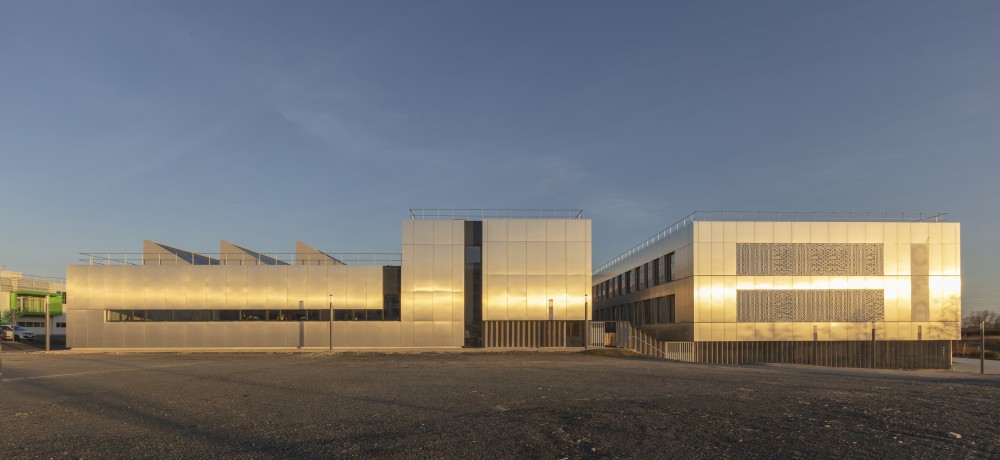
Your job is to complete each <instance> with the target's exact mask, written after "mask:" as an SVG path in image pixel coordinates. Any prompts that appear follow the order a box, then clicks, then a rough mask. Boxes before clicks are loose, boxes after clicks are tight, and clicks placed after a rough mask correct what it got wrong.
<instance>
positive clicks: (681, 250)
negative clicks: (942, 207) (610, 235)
mask: <svg viewBox="0 0 1000 460" xmlns="http://www.w3.org/2000/svg"><path fill="white" fill-rule="evenodd" d="M942 216H943V215H941V214H934V215H930V216H928V215H927V214H914V215H904V214H896V215H891V214H882V213H879V214H878V215H874V214H870V213H861V214H846V213H845V214H835V213H822V214H821V213H783V214H778V213H738V212H726V213H721V212H719V213H695V214H692V215H691V216H688V217H687V218H685V219H683V220H682V221H680V222H678V223H677V224H675V225H674V226H671V227H670V228H668V229H666V230H664V231H663V232H661V233H659V234H657V235H656V236H654V237H653V238H650V239H649V240H647V241H646V242H643V243H642V244H640V245H639V246H636V247H635V248H633V249H631V250H630V251H627V252H626V253H624V254H622V255H621V256H619V257H618V258H616V259H614V260H612V261H611V262H609V263H607V264H605V265H604V266H602V267H600V268H598V269H597V270H595V271H594V278H593V295H594V298H595V313H594V317H595V319H601V320H626V321H630V322H632V323H633V324H636V325H640V326H641V327H642V329H643V330H644V331H646V332H648V333H650V334H651V335H654V336H655V337H657V338H658V339H660V340H665V341H679V342H694V344H695V346H696V349H697V355H698V360H699V361H705V362H795V363H804V364H828V365H846V366H855V365H877V366H879V367H950V347H951V345H950V341H951V340H957V339H959V338H960V323H961V261H960V252H961V251H960V247H961V241H960V227H959V224H958V223H953V222H943V221H942ZM866 363H867V364H866Z"/></svg>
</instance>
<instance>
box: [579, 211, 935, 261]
mask: <svg viewBox="0 0 1000 460" xmlns="http://www.w3.org/2000/svg"><path fill="white" fill-rule="evenodd" d="M946 215H948V213H945V212H871V211H864V212H849V211H848V212H837V211H695V212H692V213H691V214H688V216H687V217H685V218H683V219H681V220H679V221H677V222H676V223H674V224H673V225H671V226H669V227H667V228H665V229H663V230H662V231H660V232H659V233H657V234H655V235H653V236H651V237H649V238H648V239H647V240H646V241H643V242H642V243H639V244H637V245H635V246H633V247H632V248H631V249H629V250H627V251H625V252H623V253H621V254H620V255H619V256H618V257H615V258H614V259H611V260H610V261H608V262H607V263H605V264H604V265H601V266H600V267H598V268H597V269H595V270H594V271H593V274H594V275H599V274H601V273H604V272H605V271H607V270H608V269H610V268H611V267H613V266H614V265H615V264H617V263H619V262H621V261H623V260H625V259H627V258H629V257H631V256H632V255H634V254H636V253H638V252H639V251H642V250H643V249H646V248H648V247H649V246H652V245H653V244H654V243H656V242H657V241H660V240H662V239H663V238H666V237H667V236H668V235H670V234H672V233H674V232H676V231H678V230H680V229H682V228H684V227H686V226H688V225H689V224H691V223H692V222H694V221H697V220H700V221H712V222H718V221H726V222H734V221H735V222H943V221H944V217H945V216H946Z"/></svg>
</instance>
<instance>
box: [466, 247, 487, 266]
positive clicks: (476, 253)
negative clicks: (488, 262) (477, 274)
mask: <svg viewBox="0 0 1000 460" xmlns="http://www.w3.org/2000/svg"><path fill="white" fill-rule="evenodd" d="M465 263H467V264H481V263H483V256H482V248H480V247H479V246H466V247H465Z"/></svg>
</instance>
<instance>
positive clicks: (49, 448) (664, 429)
mask: <svg viewBox="0 0 1000 460" xmlns="http://www.w3.org/2000/svg"><path fill="white" fill-rule="evenodd" d="M2 379H3V381H2V382H0V416H2V417H3V420H4V421H3V430H2V432H3V433H4V434H3V435H2V436H0V452H3V457H4V458H219V457H222V458H367V457H378V458H459V457H461V458H605V457H612V458H617V457H626V458H681V457H682V458H720V457H744V458H788V457H790V458H815V457H822V458H827V457H860V458H886V457H900V458H928V459H930V458H933V459H939V458H976V457H981V458H997V457H1000V437H998V434H997V430H996V427H997V426H998V422H1000V414H998V412H1000V411H997V407H998V406H997V404H996V401H997V400H998V397H1000V378H998V377H997V376H993V375H986V376H979V375H975V374H969V373H960V372H954V371H885V370H861V369H831V368H814V367H807V366H720V365H703V364H689V363H676V362H667V361H663V360H655V359H646V358H627V357H608V356H594V355H587V354H580V353H474V354H471V353H470V354H461V353H448V354H436V353H428V354H373V353H361V354H356V353H339V354H328V353H235V354H219V353H212V354H199V353H187V354H186V353H136V354H110V353H109V354H78V353H73V352H56V353H5V354H4V355H3V362H2Z"/></svg>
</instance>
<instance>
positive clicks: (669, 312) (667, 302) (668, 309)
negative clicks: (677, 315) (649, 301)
mask: <svg viewBox="0 0 1000 460" xmlns="http://www.w3.org/2000/svg"><path fill="white" fill-rule="evenodd" d="M656 302H657V306H656V310H657V311H656V317H657V318H656V322H657V323H658V324H670V323H673V322H674V295H673V294H671V295H668V296H663V297H658V298H657V299H656Z"/></svg>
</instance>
